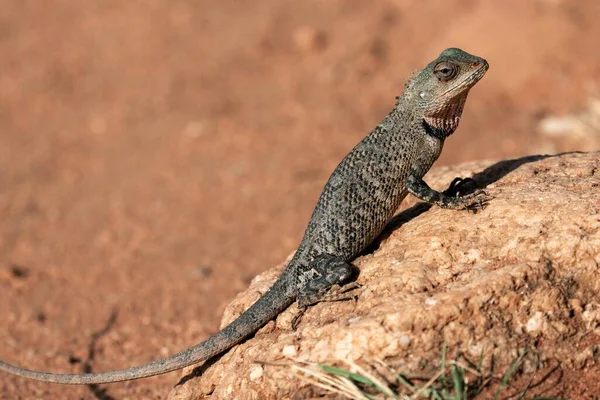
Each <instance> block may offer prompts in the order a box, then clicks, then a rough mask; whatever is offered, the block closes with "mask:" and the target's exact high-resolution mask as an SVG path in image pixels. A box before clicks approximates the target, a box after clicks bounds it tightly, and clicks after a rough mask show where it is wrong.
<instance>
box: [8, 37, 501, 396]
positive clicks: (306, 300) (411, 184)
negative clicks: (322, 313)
mask: <svg viewBox="0 0 600 400" xmlns="http://www.w3.org/2000/svg"><path fill="white" fill-rule="evenodd" d="M488 68H489V64H488V62H487V61H486V60H485V59H483V58H481V57H478V56H474V55H471V54H469V53H467V52H465V51H463V50H460V49H457V48H449V49H446V50H444V51H443V52H442V53H441V54H440V55H439V56H438V57H437V58H436V59H435V60H433V61H432V62H430V63H429V64H428V65H427V66H426V67H425V68H423V69H422V70H420V71H417V72H416V73H414V74H413V76H412V78H411V79H410V80H409V81H408V83H407V84H406V85H405V90H404V92H403V93H402V95H400V96H397V97H396V103H395V105H394V106H393V108H392V110H391V111H390V113H389V114H388V115H387V116H386V117H385V118H384V119H383V120H382V121H381V123H379V125H377V126H376V127H375V128H374V129H373V130H372V131H371V132H370V133H369V134H368V135H367V136H365V137H364V138H363V139H362V140H361V141H360V142H359V143H358V144H357V145H356V146H355V147H354V148H353V149H352V150H351V151H350V152H349V153H348V154H347V155H346V156H345V157H344V158H343V159H342V161H341V162H340V163H339V164H338V166H337V167H336V168H335V169H334V171H333V173H332V174H331V176H330V177H329V179H328V181H327V183H326V184H325V186H324V188H323V190H322V192H321V194H320V196H319V199H318V201H317V204H316V206H315V208H314V211H313V213H312V216H311V218H310V220H309V223H308V226H307V228H306V230H305V232H304V236H303V238H302V240H301V242H300V244H299V246H298V249H297V250H296V252H295V254H294V256H293V257H292V259H291V260H290V261H289V262H288V264H287V265H286V266H285V268H284V270H283V272H282V273H281V274H280V275H279V277H278V278H277V279H276V281H275V282H274V283H273V285H272V286H271V287H270V289H268V290H267V291H266V292H265V293H264V294H263V295H262V296H261V297H260V298H259V299H258V300H257V301H256V302H255V303H254V304H253V305H251V306H250V307H249V308H248V309H247V310H246V311H244V312H243V313H242V314H241V315H240V316H239V317H237V318H236V319H235V320H234V321H233V322H231V323H230V324H229V325H227V326H226V327H224V328H223V329H222V330H220V331H218V332H217V333H215V334H214V335H212V336H210V337H209V338H208V339H206V340H204V341H202V342H200V343H198V344H196V345H195V346H193V347H190V348H189V349H187V350H184V351H182V352H180V353H177V354H174V355H172V356H170V357H166V358H163V359H159V360H157V361H153V362H150V363H147V364H144V365H141V366H138V367H132V368H129V369H123V370H115V371H109V372H97V373H85V374H60V373H50V372H39V371H32V370H28V369H25V368H21V367H17V366H14V365H11V364H8V363H6V362H4V361H0V370H4V371H6V372H8V373H11V374H14V375H19V376H22V377H25V378H30V379H35V380H39V381H45V382H53V383H60V384H81V385H83V384H99V383H111V382H121V381H129V380H133V379H139V378H145V377H149V376H153V375H159V374H164V373H167V372H171V371H174V370H178V369H181V368H184V367H187V366H189V365H192V364H197V363H200V362H203V361H206V360H208V359H210V358H212V357H214V356H217V355H219V354H221V353H223V352H225V351H227V350H228V349H230V348H231V347H233V346H235V345H236V344H238V343H240V342H241V341H243V340H245V339H246V338H248V337H249V336H251V335H252V334H254V333H255V332H256V331H257V330H258V329H260V328H261V327H262V326H264V325H265V324H266V323H267V322H269V321H270V320H272V319H274V318H275V317H276V316H277V315H279V314H280V313H282V312H283V311H284V310H286V309H287V308H288V307H289V306H290V305H292V304H293V303H294V302H297V305H298V309H299V310H300V312H302V311H303V310H305V309H306V308H307V307H308V306H310V305H313V304H315V303H317V302H319V301H324V300H328V299H330V300H335V297H336V296H338V297H340V296H344V292H345V289H344V288H347V287H349V285H352V280H353V279H354V277H355V276H356V273H357V268H356V267H355V266H354V265H353V264H352V261H353V260H354V259H355V258H356V257H358V256H359V255H360V254H361V252H362V251H364V250H365V249H366V248H367V246H368V245H370V244H371V242H372V241H373V240H374V239H376V237H377V236H379V234H380V233H381V232H382V231H383V230H384V228H385V226H386V224H387V223H388V222H389V221H390V220H391V219H392V217H393V216H394V214H395V212H396V210H397V209H398V207H399V206H400V203H401V202H402V200H403V199H404V198H405V197H406V196H407V195H408V193H411V194H412V195H414V196H416V197H417V198H418V199H420V200H422V201H425V202H427V203H430V204H434V205H437V206H440V207H442V208H447V209H458V210H460V209H477V208H479V207H482V206H483V205H484V204H487V201H488V200H489V199H490V198H489V197H488V196H487V194H486V193H485V192H483V191H477V192H474V193H472V192H471V193H464V195H463V191H462V189H459V190H456V188H457V187H459V186H460V185H461V183H465V184H466V185H468V184H469V183H471V184H473V182H468V181H469V180H468V179H466V180H464V181H462V182H461V179H460V178H457V180H458V181H457V180H455V181H454V182H453V183H452V185H451V187H450V189H448V190H447V191H446V192H438V191H435V190H433V189H431V188H430V187H429V186H428V185H427V183H425V181H424V180H423V176H424V175H425V173H426V172H427V171H428V170H429V169H430V168H431V166H432V164H433V163H434V162H435V161H436V160H437V158H438V157H439V155H440V153H441V151H442V147H443V144H444V141H445V139H446V138H448V136H450V135H451V134H452V133H454V131H455V130H456V128H457V127H458V124H459V121H460V118H461V115H462V112H463V108H464V105H465V101H466V98H467V95H468V94H469V91H470V90H471V88H472V87H473V86H474V85H475V84H476V83H477V82H478V81H479V80H480V79H481V78H482V77H483V76H484V74H485V73H486V71H487V70H488ZM470 181H472V180H470ZM455 183H456V187H454V188H453V186H455ZM292 325H294V323H293V324H292Z"/></svg>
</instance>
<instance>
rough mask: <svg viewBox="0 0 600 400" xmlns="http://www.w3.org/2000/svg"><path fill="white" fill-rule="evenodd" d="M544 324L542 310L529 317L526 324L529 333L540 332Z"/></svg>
mask: <svg viewBox="0 0 600 400" xmlns="http://www.w3.org/2000/svg"><path fill="white" fill-rule="evenodd" d="M543 324H544V313H542V312H541V311H537V312H536V313H535V314H533V317H531V318H529V321H527V325H526V329H527V332H529V333H532V332H538V331H540V330H542V325H543Z"/></svg>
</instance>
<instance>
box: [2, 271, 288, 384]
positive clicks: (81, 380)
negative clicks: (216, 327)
mask: <svg viewBox="0 0 600 400" xmlns="http://www.w3.org/2000/svg"><path fill="white" fill-rule="evenodd" d="M287 285H288V283H287V281H286V280H285V279H282V278H281V277H280V278H279V279H277V281H276V282H275V283H274V284H273V286H272V287H271V288H270V289H269V290H268V291H267V292H266V293H265V294H264V295H263V296H262V297H261V298H260V299H258V301H256V303H254V304H253V305H252V306H250V308H249V309H248V310H246V311H245V312H244V313H243V314H242V315H240V316H239V317H238V318H237V319H235V320H234V321H233V322H232V323H231V324H229V325H228V326H226V327H225V328H223V329H222V330H220V331H219V332H217V333H216V334H214V335H213V336H211V337H209V338H208V339H206V340H205V341H203V342H201V343H198V344H197V345H195V346H194V347H191V348H189V349H187V350H185V351H182V352H181V353H177V354H174V355H172V356H170V357H167V358H163V359H160V360H157V361H153V362H151V363H148V364H144V365H141V366H139V367H133V368H129V369H122V370H116V371H109V372H97V373H89V374H55V373H50V372H39V371H31V370H29V369H25V368H20V367H17V366H14V365H11V364H8V363H6V362H4V361H1V360H0V370H3V371H6V372H9V373H11V374H14V375H18V376H22V377H25V378H29V379H35V380H38V381H43V382H52V383H61V384H68V385H89V384H97V383H110V382H122V381H129V380H133V379H140V378H146V377H148V376H153V375H159V374H164V373H166V372H170V371H175V370H177V369H181V368H184V367H187V366H188V365H192V364H196V363H199V362H202V361H205V360H207V359H209V358H211V357H213V356H215V355H217V354H220V353H222V352H224V351H225V350H228V349H229V348H231V347H233V346H234V345H236V344H237V343H239V342H241V341H242V340H244V339H245V338H246V337H248V336H250V335H251V334H252V333H254V332H255V331H257V330H258V329H260V328H261V327H262V326H263V325H265V324H266V323H267V322H268V321H270V320H271V319H273V318H275V317H276V316H277V315H278V314H279V313H281V312H282V311H283V310H285V309H286V308H287V307H288V306H289V305H290V304H292V303H293V302H294V296H292V295H290V294H289V293H290V288H289V287H288V286H287Z"/></svg>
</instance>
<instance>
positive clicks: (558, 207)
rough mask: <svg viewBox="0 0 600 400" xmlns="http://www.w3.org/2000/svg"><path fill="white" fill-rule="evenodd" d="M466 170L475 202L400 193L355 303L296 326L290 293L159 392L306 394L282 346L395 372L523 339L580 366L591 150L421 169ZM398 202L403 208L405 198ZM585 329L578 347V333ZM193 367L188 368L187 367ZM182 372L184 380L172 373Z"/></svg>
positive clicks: (595, 303) (592, 253)
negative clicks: (453, 203) (479, 196)
mask: <svg viewBox="0 0 600 400" xmlns="http://www.w3.org/2000/svg"><path fill="white" fill-rule="evenodd" d="M455 176H463V177H464V176H474V178H475V180H476V181H477V182H478V183H479V186H480V187H481V186H484V187H485V188H486V189H485V190H486V191H487V192H488V193H489V194H490V195H492V196H494V197H495V198H494V199H493V200H492V202H491V203H490V205H489V206H488V207H487V208H486V209H485V210H483V211H481V212H478V213H477V214H472V213H468V212H456V211H451V210H442V209H439V208H430V207H428V206H427V205H424V204H417V205H414V203H415V201H414V199H412V198H411V199H409V200H408V201H406V202H405V206H404V208H405V209H404V210H403V211H402V212H401V213H400V214H399V215H398V216H397V217H396V219H395V220H394V221H393V223H392V224H390V227H389V229H388V230H387V231H386V233H385V234H384V235H383V239H382V240H381V243H379V244H378V247H375V246H374V249H372V250H371V251H370V252H369V253H368V254H366V255H364V256H363V257H360V258H359V259H358V260H357V261H356V265H358V266H359V267H360V270H361V273H360V276H359V278H358V282H359V283H361V284H362V285H363V288H364V291H363V292H362V293H361V294H360V297H359V299H358V300H357V301H356V302H353V301H346V302H340V303H322V304H318V305H316V306H314V307H312V308H310V309H309V310H308V311H307V313H306V314H305V315H304V316H303V318H302V321H301V323H300V326H299V327H298V329H297V330H296V331H293V330H292V329H290V321H291V319H292V317H293V315H294V313H295V311H296V308H295V306H292V307H291V308H290V309H289V310H287V311H286V312H284V313H283V314H281V315H280V316H279V317H278V318H277V320H276V321H274V322H271V323H269V324H268V325H267V326H266V327H264V328H263V329H262V330H260V331H259V332H258V333H257V334H256V336H255V337H253V338H252V339H250V340H247V341H246V342H245V343H243V344H241V345H239V346H236V347H235V348H233V349H232V350H231V351H229V352H228V353H226V354H225V355H223V356H222V357H221V358H220V359H219V360H216V361H214V362H213V363H212V364H210V363H209V364H210V365H208V364H207V365H204V366H201V367H200V368H198V370H196V372H202V376H194V374H192V375H190V373H191V372H192V369H191V368H190V369H188V370H186V371H184V376H185V379H183V380H182V382H183V383H180V384H179V385H178V386H177V387H176V388H175V389H174V390H173V391H172V392H171V394H170V398H171V399H197V398H205V397H209V398H215V399H270V398H295V397H297V396H298V393H304V395H306V394H307V393H313V392H310V391H311V390H314V391H315V392H314V393H319V392H318V390H319V389H310V388H307V387H306V386H307V384H306V383H305V382H302V381H300V380H298V379H296V378H293V376H292V375H291V372H290V371H289V370H288V369H286V368H278V367H273V366H268V365H259V364H256V363H254V361H256V360H260V361H267V362H282V361H286V360H289V358H290V357H291V358H293V359H297V360H303V361H309V362H319V363H326V364H331V365H339V364H340V362H339V359H340V358H342V359H350V360H354V361H356V362H357V363H359V364H361V365H366V366H368V365H369V364H370V363H369V360H376V359H381V360H384V361H385V362H386V363H388V364H389V365H391V366H393V367H394V368H398V369H401V370H403V371H410V370H416V369H418V368H419V366H420V365H421V366H422V365H423V364H424V363H427V362H436V360H439V357H440V352H441V349H442V347H443V345H444V344H446V345H447V346H448V349H449V354H455V351H456V350H460V351H461V352H463V353H464V355H465V356H466V357H471V358H473V359H475V360H476V359H477V358H478V357H479V355H480V354H481V353H482V351H483V354H484V362H485V364H486V365H488V366H491V365H492V359H493V365H494V366H495V367H501V366H503V365H504V366H506V365H507V364H509V363H510V362H511V361H512V360H514V359H515V357H516V355H517V351H518V349H522V348H523V347H524V346H530V347H532V348H535V349H536V352H537V354H538V356H539V358H540V360H541V361H542V362H543V361H544V360H551V359H552V360H559V361H561V362H563V363H566V364H568V365H574V366H576V367H582V368H583V367H585V366H586V365H589V364H590V363H592V362H594V361H595V360H594V355H595V354H597V353H598V352H597V349H598V343H600V295H599V294H600V152H595V153H570V154H562V155H556V156H534V157H527V158H522V159H517V160H509V161H502V162H478V163H467V164H461V165H459V166H455V167H449V168H438V169H434V170H433V171H432V172H431V173H430V174H429V175H428V176H427V177H426V179H427V181H428V182H429V183H430V184H431V185H432V186H433V187H435V188H438V189H442V188H445V187H447V185H448V183H449V182H450V181H451V180H452V179H453V178H454V177H455ZM407 207H410V208H407ZM282 268H283V266H279V267H277V268H274V269H272V270H270V271H268V272H266V273H264V274H262V275H260V276H258V277H256V278H255V279H254V280H253V282H252V284H251V285H250V288H249V289H248V290H247V291H246V292H244V293H242V294H240V295H239V296H238V298H237V299H236V300H235V301H234V302H233V303H232V304H231V305H230V306H229V307H228V308H227V310H226V312H225V315H224V317H223V321H222V325H225V324H226V323H228V322H229V321H231V320H233V319H234V318H235V317H236V316H237V315H239V313H241V312H242V311H243V310H244V309H245V308H246V307H248V306H249V305H250V304H251V303H252V302H254V301H255V300H256V299H257V298H258V297H259V296H260V294H261V293H263V292H264V291H265V290H267V288H268V287H269V285H270V284H271V283H272V281H273V280H274V279H275V277H276V276H277V275H278V274H279V273H280V271H281V269H282ZM584 335H585V336H586V338H587V339H586V341H585V343H586V344H585V346H582V345H581V342H582V341H581V338H582V337H583V336H584ZM196 375H199V374H196ZM184 381H185V382H184Z"/></svg>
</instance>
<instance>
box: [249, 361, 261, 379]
mask: <svg viewBox="0 0 600 400" xmlns="http://www.w3.org/2000/svg"><path fill="white" fill-rule="evenodd" d="M263 373H264V370H263V367H261V366H260V365H258V364H253V365H251V366H250V380H251V381H252V382H256V381H257V380H259V379H260V378H262V376H263Z"/></svg>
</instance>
